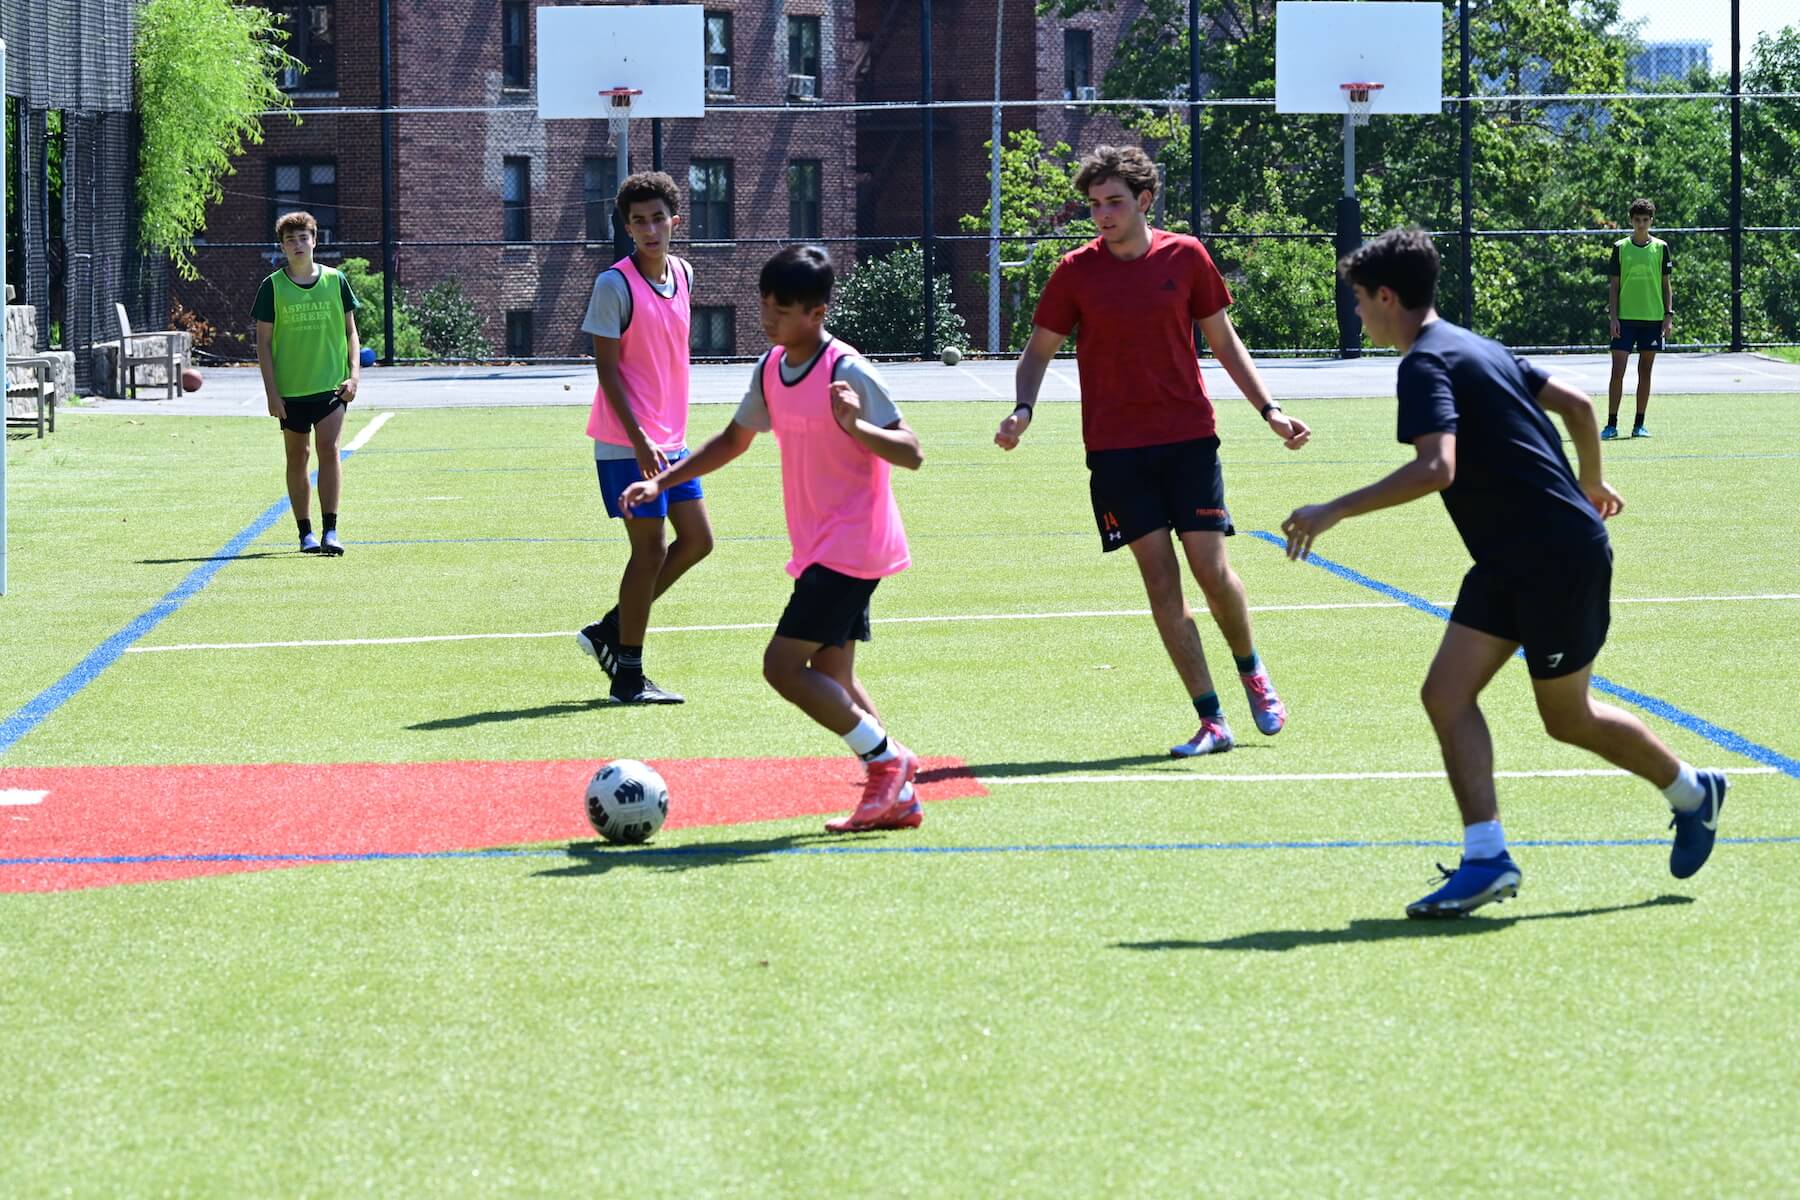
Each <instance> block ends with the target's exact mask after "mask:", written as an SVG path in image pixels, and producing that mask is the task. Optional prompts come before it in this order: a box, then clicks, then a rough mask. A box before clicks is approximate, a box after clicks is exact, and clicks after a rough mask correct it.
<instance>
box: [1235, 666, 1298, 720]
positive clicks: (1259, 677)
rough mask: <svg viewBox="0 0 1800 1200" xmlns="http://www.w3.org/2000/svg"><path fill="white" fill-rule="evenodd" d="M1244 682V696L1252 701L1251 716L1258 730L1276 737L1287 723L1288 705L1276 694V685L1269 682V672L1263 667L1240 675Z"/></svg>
mask: <svg viewBox="0 0 1800 1200" xmlns="http://www.w3.org/2000/svg"><path fill="white" fill-rule="evenodd" d="M1238 679H1240V680H1242V681H1243V684H1244V698H1245V699H1246V700H1248V701H1250V716H1251V718H1252V719H1254V720H1255V722H1256V731H1257V732H1258V733H1260V734H1263V735H1264V736H1266V737H1274V736H1275V735H1276V734H1278V733H1280V732H1281V727H1282V726H1283V725H1286V724H1287V705H1285V704H1283V703H1282V702H1281V697H1280V696H1277V695H1276V694H1275V685H1274V684H1273V683H1270V682H1269V672H1268V671H1267V670H1266V669H1265V668H1262V667H1258V668H1257V669H1256V670H1254V671H1252V672H1250V674H1248V675H1239V676H1238Z"/></svg>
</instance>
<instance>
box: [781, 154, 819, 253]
mask: <svg viewBox="0 0 1800 1200" xmlns="http://www.w3.org/2000/svg"><path fill="white" fill-rule="evenodd" d="M819 175H820V166H819V160H818V159H801V160H798V161H795V162H791V163H789V164H788V172H787V179H788V236H789V237H791V238H816V237H818V236H820V228H819Z"/></svg>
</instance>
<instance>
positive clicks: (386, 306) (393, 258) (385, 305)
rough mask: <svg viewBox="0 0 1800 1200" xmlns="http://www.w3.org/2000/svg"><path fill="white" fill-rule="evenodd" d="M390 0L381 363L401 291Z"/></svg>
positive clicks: (384, 85)
mask: <svg viewBox="0 0 1800 1200" xmlns="http://www.w3.org/2000/svg"><path fill="white" fill-rule="evenodd" d="M393 19H394V10H393V5H392V0H381V12H380V14H379V20H380V23H381V31H380V42H381V44H380V46H379V47H378V48H377V49H378V53H379V54H380V57H381V280H382V285H383V286H382V289H381V293H382V295H381V346H382V351H383V355H382V359H381V362H382V365H383V366H389V367H391V366H393V365H394V298H395V296H396V294H397V293H398V292H399V290H400V281H399V280H398V279H396V278H395V275H396V274H397V268H398V267H399V263H400V254H399V250H398V248H397V247H396V246H395V245H394V113H393V108H394V55H393V50H394V47H393V41H392V32H393V31H392V29H391V26H392V25H393Z"/></svg>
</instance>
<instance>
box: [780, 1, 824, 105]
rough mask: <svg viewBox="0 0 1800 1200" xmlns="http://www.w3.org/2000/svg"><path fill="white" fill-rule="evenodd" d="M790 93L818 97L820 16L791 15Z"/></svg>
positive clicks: (789, 32) (789, 28) (812, 97)
mask: <svg viewBox="0 0 1800 1200" xmlns="http://www.w3.org/2000/svg"><path fill="white" fill-rule="evenodd" d="M787 23H788V94H789V95H790V96H804V98H806V99H808V100H814V99H817V98H818V79H819V18H817V17H789V18H788V19H787ZM802 81H807V82H802Z"/></svg>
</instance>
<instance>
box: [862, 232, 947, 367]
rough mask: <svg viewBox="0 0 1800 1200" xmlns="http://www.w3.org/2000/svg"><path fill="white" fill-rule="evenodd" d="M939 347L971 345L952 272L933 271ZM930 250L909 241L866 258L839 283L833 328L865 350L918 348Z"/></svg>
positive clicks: (895, 351)
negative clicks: (952, 287)
mask: <svg viewBox="0 0 1800 1200" xmlns="http://www.w3.org/2000/svg"><path fill="white" fill-rule="evenodd" d="M931 283H932V288H931V291H932V296H933V299H934V300H935V302H936V303H935V309H934V318H935V319H934V321H933V324H934V325H935V326H936V330H935V332H936V336H935V337H934V338H933V339H932V341H933V344H934V345H936V346H937V348H938V349H940V350H941V349H943V348H944V347H946V346H955V347H956V348H957V349H959V350H967V349H968V348H969V334H968V330H967V329H965V328H964V326H963V319H962V314H961V313H959V312H957V311H956V305H955V304H954V303H953V302H952V300H951V295H950V277H949V276H948V275H945V274H942V273H939V274H937V275H934V276H933V277H932V281H931ZM924 295H925V252H924V251H923V250H921V249H920V248H919V246H918V244H917V243H915V242H909V243H907V244H906V245H904V246H900V247H897V248H896V249H894V250H890V251H889V252H888V253H886V254H883V255H878V256H876V257H874V258H865V259H862V260H860V261H859V262H858V263H857V264H856V265H855V266H854V267H852V268H851V270H850V274H849V276H848V277H847V278H845V279H844V280H843V281H842V282H841V283H839V284H838V285H837V289H836V292H835V294H834V295H833V297H832V301H831V316H830V318H829V324H830V326H831V331H832V332H833V333H835V334H837V335H838V336H839V337H841V338H843V339H844V340H845V341H846V342H849V343H850V344H851V345H852V346H855V347H856V348H857V349H858V350H861V351H863V352H864V353H865V354H916V353H917V352H918V350H919V347H920V345H921V344H922V343H923V341H924V337H923V335H924V331H925V301H924Z"/></svg>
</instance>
